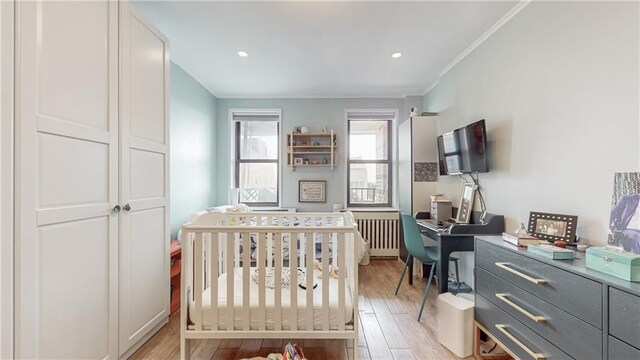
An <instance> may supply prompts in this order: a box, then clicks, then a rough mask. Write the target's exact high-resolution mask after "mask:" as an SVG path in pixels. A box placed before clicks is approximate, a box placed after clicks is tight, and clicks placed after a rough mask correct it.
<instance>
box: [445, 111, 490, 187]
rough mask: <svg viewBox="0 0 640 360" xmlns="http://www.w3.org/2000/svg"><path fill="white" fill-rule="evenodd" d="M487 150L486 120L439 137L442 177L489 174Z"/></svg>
mask: <svg viewBox="0 0 640 360" xmlns="http://www.w3.org/2000/svg"><path fill="white" fill-rule="evenodd" d="M486 150H487V132H486V127H485V123H484V119H483V120H479V121H476V122H474V123H471V124H469V125H467V126H465V127H462V128H459V129H456V130H454V131H451V132H448V133H445V134H442V135H440V136H438V162H439V167H440V175H455V174H466V173H473V172H488V171H489V167H488V165H487V153H486Z"/></svg>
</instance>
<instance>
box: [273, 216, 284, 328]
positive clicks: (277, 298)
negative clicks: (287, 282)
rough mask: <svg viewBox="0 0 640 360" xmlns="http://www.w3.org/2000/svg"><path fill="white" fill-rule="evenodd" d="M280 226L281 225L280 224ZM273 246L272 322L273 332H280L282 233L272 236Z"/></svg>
mask: <svg viewBox="0 0 640 360" xmlns="http://www.w3.org/2000/svg"><path fill="white" fill-rule="evenodd" d="M280 225H281V224H280ZM273 237H274V240H275V242H276V244H275V255H276V263H275V279H274V288H273V322H274V328H275V331H281V330H282V233H275V234H274V235H273Z"/></svg>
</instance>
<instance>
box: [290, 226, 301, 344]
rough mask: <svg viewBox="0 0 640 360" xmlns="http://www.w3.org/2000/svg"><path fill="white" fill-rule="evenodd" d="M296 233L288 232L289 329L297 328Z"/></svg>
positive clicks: (294, 329)
mask: <svg viewBox="0 0 640 360" xmlns="http://www.w3.org/2000/svg"><path fill="white" fill-rule="evenodd" d="M298 235H300V234H299V233H289V272H290V278H291V286H290V287H289V296H290V299H289V305H290V310H291V315H289V327H290V330H291V331H296V330H298Z"/></svg>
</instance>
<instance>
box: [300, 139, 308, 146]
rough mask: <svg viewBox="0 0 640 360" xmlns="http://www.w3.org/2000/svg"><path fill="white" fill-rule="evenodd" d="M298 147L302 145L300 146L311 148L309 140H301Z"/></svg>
mask: <svg viewBox="0 0 640 360" xmlns="http://www.w3.org/2000/svg"><path fill="white" fill-rule="evenodd" d="M298 145H300V146H309V139H300V141H299V144H298Z"/></svg>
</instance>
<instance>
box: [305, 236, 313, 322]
mask: <svg viewBox="0 0 640 360" xmlns="http://www.w3.org/2000/svg"><path fill="white" fill-rule="evenodd" d="M314 235H315V234H309V233H306V234H305V236H306V237H307V253H306V258H307V289H306V294H307V302H306V306H305V307H306V310H307V315H306V316H305V318H306V320H307V327H306V329H305V330H307V331H313V259H314V252H315V249H314V248H315V246H313V242H314Z"/></svg>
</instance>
